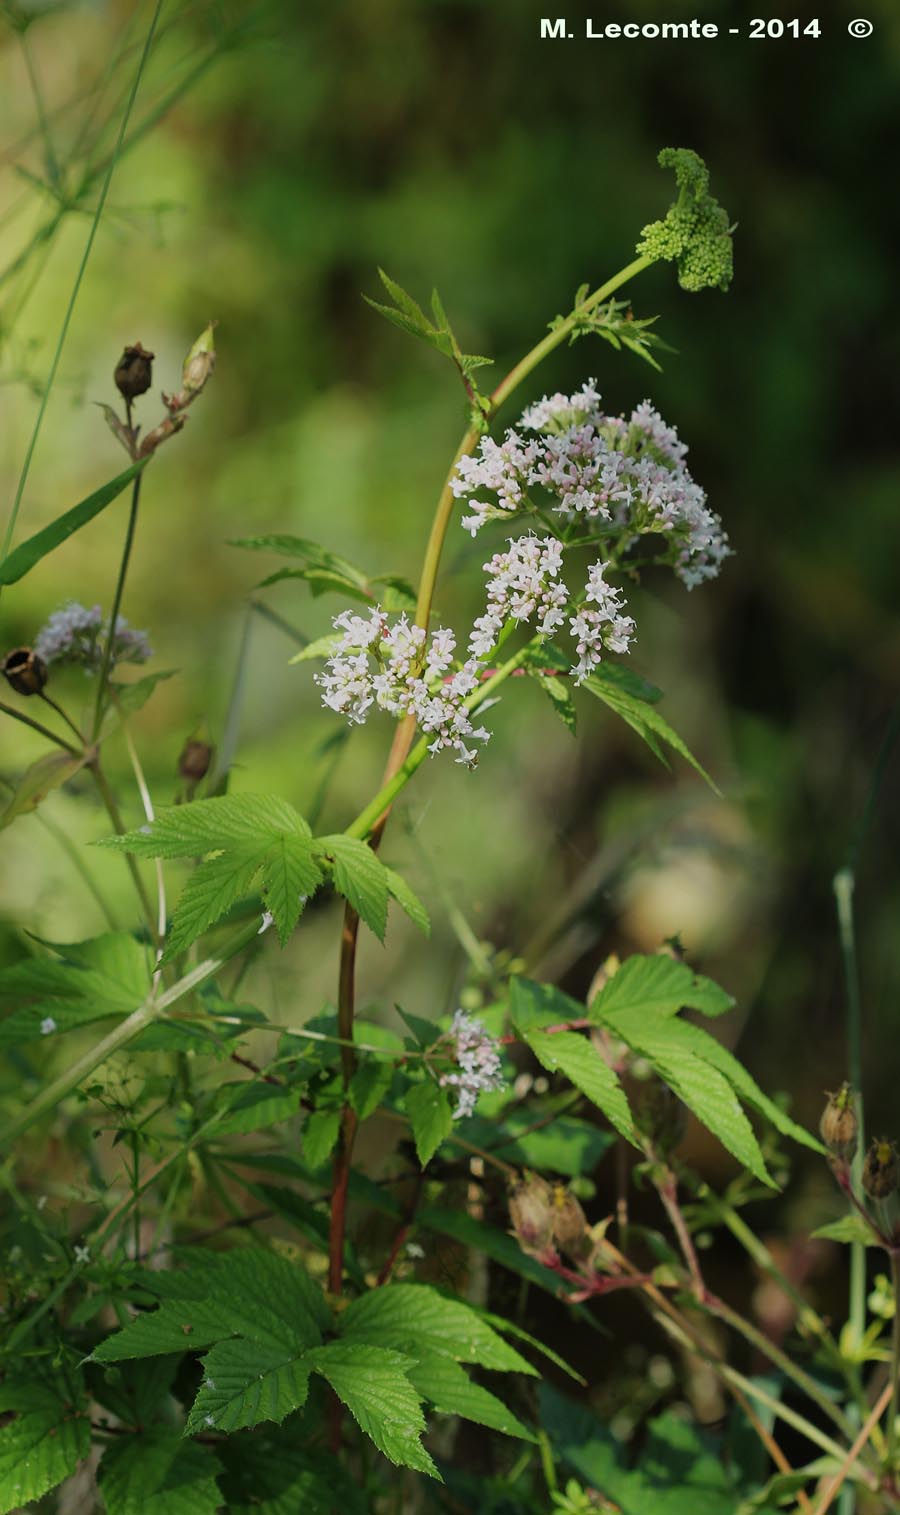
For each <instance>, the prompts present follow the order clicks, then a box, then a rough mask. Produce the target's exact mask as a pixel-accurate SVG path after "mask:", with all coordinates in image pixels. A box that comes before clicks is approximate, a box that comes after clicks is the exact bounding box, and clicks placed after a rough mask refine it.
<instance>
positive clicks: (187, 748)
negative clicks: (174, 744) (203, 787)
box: [178, 737, 215, 785]
mask: <svg viewBox="0 0 900 1515" xmlns="http://www.w3.org/2000/svg"><path fill="white" fill-rule="evenodd" d="M214 750H215V749H214V748H213V747H211V746H210V744H209V742H200V741H197V739H196V738H195V737H190V738H189V739H188V741H186V742H185V744H184V747H183V748H182V750H181V757H180V758H179V759H178V772H179V774H180V776H181V777H182V778H183V779H184V781H185V783H187V784H190V785H194V784H199V782H200V780H201V779H205V778H206V775H207V773H208V772H209V765H210V763H211V762H212V759H213V752H214Z"/></svg>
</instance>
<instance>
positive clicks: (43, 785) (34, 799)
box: [0, 751, 85, 831]
mask: <svg viewBox="0 0 900 1515" xmlns="http://www.w3.org/2000/svg"><path fill="white" fill-rule="evenodd" d="M84 764H85V758H84V755H83V754H82V753H78V752H74V753H73V752H63V751H58V752H45V753H44V756H43V757H39V758H37V759H36V761H35V762H33V763H32V764H31V766H30V767H29V768H26V770H25V772H24V773H23V774H22V777H21V778H20V779H19V781H18V783H17V784H16V786H15V788H14V790H13V792H12V795H11V797H10V800H9V803H8V804H7V806H6V807H5V809H4V810H3V811H2V812H0V831H3V830H5V828H6V827H7V826H11V825H12V823H13V821H15V820H17V819H18V817H19V816H20V815H27V814H28V813H29V812H30V811H32V810H37V808H38V805H40V803H41V801H42V800H45V799H46V798H47V795H48V794H52V792H53V790H54V789H59V788H60V786H61V785H62V784H65V783H68V781H69V779H71V778H74V776H75V774H76V773H78V772H80V770H81V769H82V768H83V767H84Z"/></svg>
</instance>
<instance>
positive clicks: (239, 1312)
mask: <svg viewBox="0 0 900 1515" xmlns="http://www.w3.org/2000/svg"><path fill="white" fill-rule="evenodd" d="M187 1262H188V1265H187V1266H186V1267H185V1268H183V1269H176V1270H172V1271H169V1272H159V1273H153V1272H145V1273H143V1274H142V1275H141V1276H140V1282H141V1285H142V1287H143V1288H144V1289H145V1290H146V1291H148V1292H150V1293H153V1294H155V1295H156V1296H157V1297H158V1298H159V1299H160V1301H161V1303H160V1305H159V1308H158V1309H156V1310H152V1311H145V1312H143V1313H141V1314H139V1315H137V1316H135V1318H134V1319H133V1320H131V1321H129V1323H128V1324H127V1325H126V1326H124V1327H123V1328H122V1329H121V1330H120V1331H116V1332H115V1333H114V1334H113V1335H112V1336H109V1337H107V1338H106V1340H105V1341H102V1342H100V1344H99V1346H97V1347H95V1349H94V1351H93V1353H92V1354H91V1359H90V1360H91V1361H93V1362H120V1361H122V1359H124V1358H136V1357H156V1356H158V1355H160V1354H162V1353H167V1352H190V1351H197V1350H199V1349H201V1348H203V1347H211V1346H213V1345H214V1344H215V1343H216V1342H217V1341H222V1340H225V1339H226V1338H228V1337H231V1336H245V1337H247V1339H248V1340H249V1341H253V1342H257V1343H261V1344H263V1345H268V1346H271V1347H274V1348H276V1349H281V1348H286V1351H285V1357H286V1358H287V1357H291V1356H297V1355H299V1353H301V1352H302V1351H303V1350H304V1348H306V1347H311V1346H315V1345H317V1344H318V1343H319V1342H320V1341H321V1333H322V1329H323V1327H324V1325H325V1324H327V1323H328V1320H329V1312H328V1308H327V1306H326V1304H325V1301H324V1299H323V1298H322V1294H321V1290H320V1289H319V1288H318V1286H317V1285H316V1284H314V1283H313V1282H312V1280H311V1279H310V1278H309V1276H308V1274H307V1273H306V1272H305V1270H304V1269H303V1268H302V1267H300V1266H299V1265H295V1264H293V1263H290V1262H288V1260H287V1259H286V1258H284V1257H279V1256H278V1255H277V1254H275V1253H274V1252H267V1251H265V1250H264V1249H263V1248H262V1247H249V1248H245V1249H244V1250H242V1251H239V1252H237V1251H232V1252H229V1253H228V1254H227V1255H224V1256H223V1255H221V1254H216V1253H202V1254H201V1253H196V1252H192V1253H190V1254H189V1256H188V1260H187Z"/></svg>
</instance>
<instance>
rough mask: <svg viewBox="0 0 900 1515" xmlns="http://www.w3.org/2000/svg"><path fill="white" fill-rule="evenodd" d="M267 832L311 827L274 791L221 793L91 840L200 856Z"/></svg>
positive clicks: (146, 852) (302, 831)
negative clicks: (134, 828) (135, 827)
mask: <svg viewBox="0 0 900 1515" xmlns="http://www.w3.org/2000/svg"><path fill="white" fill-rule="evenodd" d="M266 833H271V834H272V835H273V836H281V835H290V834H292V833H294V834H297V835H299V836H307V837H308V836H309V835H310V830H309V827H308V826H307V824H306V822H305V821H304V819H303V817H302V816H301V815H298V813H297V811H296V810H295V809H294V807H293V805H290V804H289V803H288V801H287V800H283V799H282V798H281V797H280V796H279V795H277V794H223V795H217V796H216V797H215V798H214V799H209V800H194V802H193V804H191V805H170V806H169V807H167V808H166V809H161V810H158V811H157V813H156V819H155V820H154V821H152V822H148V824H147V825H146V826H141V827H140V829H139V830H137V831H128V832H126V833H125V835H124V836H108V837H104V838H103V839H102V841H99V842H97V844H96V845H97V846H98V847H109V848H111V849H112V850H113V851H116V852H131V853H134V854H135V856H137V857H162V858H176V857H201V856H202V855H203V854H204V853H207V852H222V851H224V850H225V849H226V848H228V847H234V846H238V845H241V844H243V845H248V844H249V845H252V844H254V843H256V842H258V841H259V840H260V839H261V837H262V836H263V835H265V834H266Z"/></svg>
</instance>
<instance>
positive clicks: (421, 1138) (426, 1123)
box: [405, 1078, 453, 1168]
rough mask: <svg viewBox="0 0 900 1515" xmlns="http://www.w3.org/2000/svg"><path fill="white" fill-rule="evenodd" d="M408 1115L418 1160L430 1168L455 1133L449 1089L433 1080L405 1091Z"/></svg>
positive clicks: (423, 1165) (426, 1080) (412, 1086)
mask: <svg viewBox="0 0 900 1515" xmlns="http://www.w3.org/2000/svg"><path fill="white" fill-rule="evenodd" d="M405 1098H406V1113H407V1115H408V1117H409V1123H410V1125H411V1126H412V1132H413V1138H414V1140H415V1143H416V1156H417V1157H418V1159H419V1162H420V1163H421V1164H422V1167H423V1168H425V1167H427V1165H428V1163H430V1162H431V1159H432V1158H433V1157H434V1154H435V1152H436V1151H437V1149H438V1147H439V1146H440V1145H441V1142H442V1141H445V1140H446V1138H447V1137H448V1136H449V1135H450V1132H451V1131H452V1130H453V1114H452V1111H451V1108H450V1100H449V1099H448V1097H447V1091H446V1089H441V1088H440V1086H439V1085H438V1084H436V1083H435V1082H434V1080H433V1079H430V1078H426V1079H423V1081H422V1082H421V1083H420V1084H411V1085H410V1087H409V1089H407V1091H406V1096H405Z"/></svg>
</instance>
